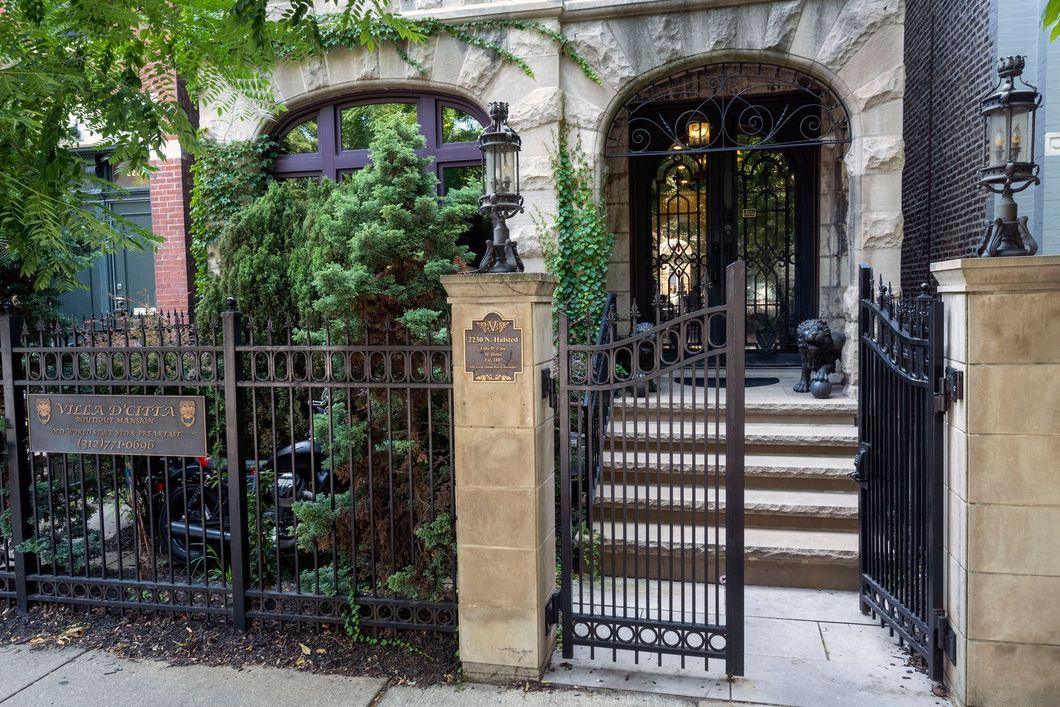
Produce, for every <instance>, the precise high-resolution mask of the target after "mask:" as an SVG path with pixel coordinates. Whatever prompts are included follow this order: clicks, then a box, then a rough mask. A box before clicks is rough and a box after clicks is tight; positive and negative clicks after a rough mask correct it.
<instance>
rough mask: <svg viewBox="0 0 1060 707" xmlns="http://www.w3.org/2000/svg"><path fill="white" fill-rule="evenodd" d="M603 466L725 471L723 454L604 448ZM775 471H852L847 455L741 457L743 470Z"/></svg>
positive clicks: (825, 472) (752, 455)
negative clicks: (717, 467)
mask: <svg viewBox="0 0 1060 707" xmlns="http://www.w3.org/2000/svg"><path fill="white" fill-rule="evenodd" d="M601 456H602V457H603V464H604V466H605V467H608V468H611V469H615V470H621V469H622V468H623V464H624V465H625V468H626V469H628V470H633V469H637V470H638V471H640V470H645V471H647V470H653V471H655V470H665V471H670V472H677V473H696V472H698V473H702V471H703V469H704V467H705V466H706V465H707V464H709V465H710V467H711V468H713V467H714V466H715V463H717V465H718V466H719V467H720V468H722V469H724V468H725V455H724V454H719V455H714V454H696V453H694V452H672V453H671V452H633V451H629V452H627V451H622V450H614V451H611V450H609V449H608V448H607V447H606V446H605V448H604V450H603V453H602V455H601ZM766 469H776V470H778V471H781V470H790V471H791V473H792V474H799V473H816V472H820V473H821V474H828V475H836V476H839V475H843V476H845V475H846V474H849V473H850V472H851V471H853V470H854V458H853V457H852V456H851V455H850V454H849V453H847V452H842V453H839V454H834V455H826V454H816V455H795V454H747V455H745V456H744V470H745V471H747V472H752V470H766Z"/></svg>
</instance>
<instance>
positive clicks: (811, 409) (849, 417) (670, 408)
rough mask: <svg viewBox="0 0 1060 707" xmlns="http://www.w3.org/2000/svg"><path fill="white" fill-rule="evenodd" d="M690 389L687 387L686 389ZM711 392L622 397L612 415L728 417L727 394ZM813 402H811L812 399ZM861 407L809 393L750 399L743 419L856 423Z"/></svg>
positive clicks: (653, 419)
mask: <svg viewBox="0 0 1060 707" xmlns="http://www.w3.org/2000/svg"><path fill="white" fill-rule="evenodd" d="M686 390H687V388H686ZM711 393H712V391H711V392H709V393H708V395H707V397H706V398H705V399H704V397H703V394H702V391H699V392H698V393H696V394H695V395H692V394H690V393H683V394H682V393H672V392H671V393H668V394H666V395H650V396H648V397H644V398H634V397H633V396H628V395H627V396H623V397H619V398H615V399H614V401H613V402H612V405H611V409H612V417H613V419H615V420H616V421H625V422H632V421H633V420H638V421H646V422H647V423H649V424H654V425H657V424H659V421H665V422H666V423H668V422H669V420H671V419H673V420H674V421H678V420H682V421H686V422H713V421H714V420H715V419H717V418H718V417H719V416H720V418H721V419H722V420H724V419H725V396H724V393H723V394H722V395H721V396H720V398H719V399H718V400H715V398H714V397H713V395H712V394H711ZM811 401H812V402H811ZM857 414H858V406H857V402H856V401H855V400H851V399H850V398H829V399H827V400H816V399H814V398H810V397H809V396H808V395H807V396H806V400H805V401H804V400H802V399H801V398H798V399H796V400H794V401H788V400H784V401H769V400H767V401H755V400H752V401H748V402H745V404H744V420H745V422H747V423H758V422H762V423H781V424H787V423H791V422H793V421H797V420H801V421H804V422H806V421H812V423H813V424H815V425H843V426H850V425H853V424H855V422H856V419H857Z"/></svg>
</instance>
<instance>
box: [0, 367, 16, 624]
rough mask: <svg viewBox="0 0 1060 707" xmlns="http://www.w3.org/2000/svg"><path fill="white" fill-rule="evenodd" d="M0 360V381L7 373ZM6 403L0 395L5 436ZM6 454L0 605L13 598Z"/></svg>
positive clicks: (0, 472)
mask: <svg viewBox="0 0 1060 707" xmlns="http://www.w3.org/2000/svg"><path fill="white" fill-rule="evenodd" d="M3 365H4V364H3V361H0V381H2V380H4V377H5V376H6V375H7V373H6V371H5V370H4V368H3ZM6 410H7V405H6V403H5V401H4V399H3V397H2V396H0V433H4V434H5V437H6V431H7V415H6V414H5V411H6ZM7 479H8V473H7V455H6V454H0V605H3V604H4V603H7V602H10V601H12V600H14V598H15V554H14V550H13V549H12V547H11V530H10V528H11V494H10V493H9V492H8V489H7V483H8V482H7Z"/></svg>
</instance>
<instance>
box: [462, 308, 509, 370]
mask: <svg viewBox="0 0 1060 707" xmlns="http://www.w3.org/2000/svg"><path fill="white" fill-rule="evenodd" d="M464 370H466V371H467V372H468V373H470V374H471V380H474V381H509V382H510V381H514V380H515V374H516V373H518V372H519V371H522V370H523V330H522V329H516V328H515V320H514V319H502V318H501V315H499V314H497V313H496V312H490V313H489V314H487V315H486V316H485V317H483V318H482V319H477V320H473V321H472V322H471V328H470V329H465V330H464Z"/></svg>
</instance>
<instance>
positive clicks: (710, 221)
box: [630, 106, 818, 364]
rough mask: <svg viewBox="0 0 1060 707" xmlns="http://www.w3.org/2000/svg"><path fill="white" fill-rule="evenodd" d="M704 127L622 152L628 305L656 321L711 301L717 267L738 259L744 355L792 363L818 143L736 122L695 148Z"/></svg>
mask: <svg viewBox="0 0 1060 707" xmlns="http://www.w3.org/2000/svg"><path fill="white" fill-rule="evenodd" d="M766 109H768V106H765V107H763V110H766ZM676 110H679V109H678V108H675V111H676ZM711 129H712V128H711V126H710V123H709V122H707V121H702V122H699V123H689V132H690V133H691V132H696V133H697V134H698V136H699V140H697V139H696V136H693V135H691V134H690V139H689V140H688V142H689V143H690V147H685V146H679V145H673V146H672V148H671V149H669V150H659V151H653V153H652V154H651V155H644V156H638V157H633V158H631V159H630V172H631V190H632V194H631V197H632V204H633V209H632V213H633V219H632V224H631V225H632V232H633V254H632V255H633V263H634V267H633V272H632V273H631V274H632V277H633V283H632V286H633V291H634V295H635V301H636V303H637V307H638V309H639V310H640V312H641V313H642V316H644V317H645V318H653V319H655V320H658V321H666V320H668V319H671V318H673V317H674V316H675V315H676V314H678V313H679V312H683V311H693V310H695V309H697V308H698V307H701V306H709V305H716V304H721V303H722V302H723V301H724V297H723V293H724V292H725V268H726V267H727V266H728V265H729V264H731V263H733V262H735V261H737V260H742V261H745V262H746V264H747V309H748V312H747V317H748V320H747V327H746V331H747V349H748V354H749V363H754V362H757V363H762V364H779V363H788V362H793V360H792V359H793V356H792V354H793V352H794V351H795V328H796V326H797V325H798V323H799V322H800V321H802V320H803V319H807V318H809V317H811V316H813V313H814V312H815V311H816V301H815V283H816V272H815V268H814V263H815V260H816V258H815V257H814V254H815V249H814V237H813V235H814V234H813V231H814V224H815V222H816V203H815V195H816V192H817V170H818V151H817V150H816V149H815V148H813V147H784V148H770V147H768V146H762V145H758V144H756V141H755V139H754V138H752V137H750V134H751V132H752V131H750V130H746V131H741V130H740V128H739V126H730V128H729V129H728V130H727V131H726V134H728V135H736V136H737V137H736V139H735V140H734V141H733V142H734V143H735V144H731V145H721V146H718V145H717V143H718V141H717V140H715V141H714V142H713V144H714V145H715V146H714V147H711V148H709V149H707V148H704V149H702V150H697V149H696V148H695V144H696V142H698V141H702V142H703V143H704V144H708V143H711V140H710V138H709V135H710V131H711ZM648 313H651V314H650V315H649V314H648Z"/></svg>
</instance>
